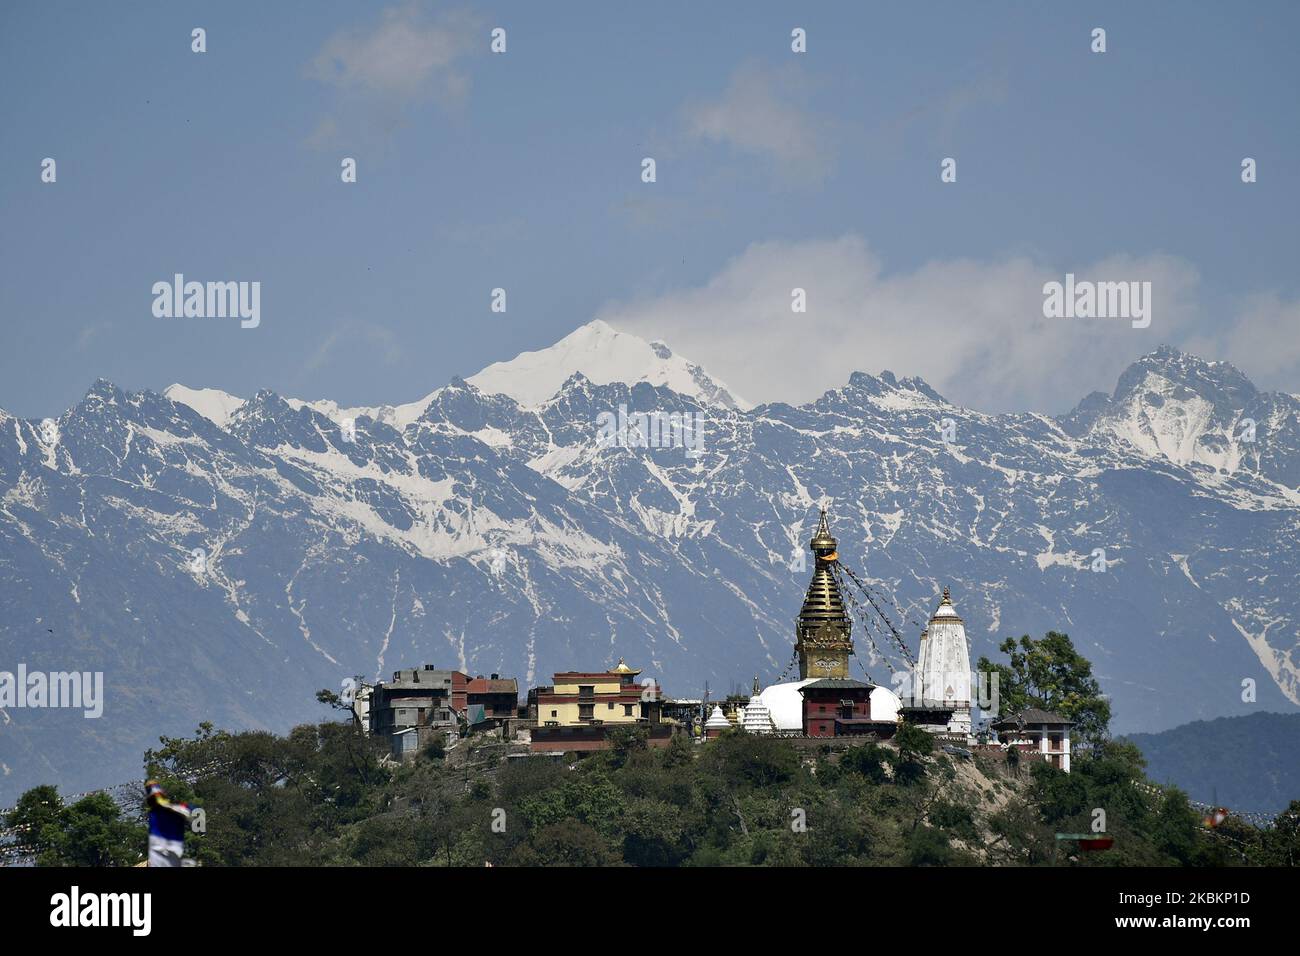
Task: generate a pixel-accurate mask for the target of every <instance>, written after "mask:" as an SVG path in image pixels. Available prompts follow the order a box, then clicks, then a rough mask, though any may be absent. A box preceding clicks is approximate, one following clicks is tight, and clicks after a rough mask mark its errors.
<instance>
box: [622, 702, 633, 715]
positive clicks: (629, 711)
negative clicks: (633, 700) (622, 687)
mask: <svg viewBox="0 0 1300 956" xmlns="http://www.w3.org/2000/svg"><path fill="white" fill-rule="evenodd" d="M623 716H624V717H631V716H632V705H631V704H624V705H623Z"/></svg>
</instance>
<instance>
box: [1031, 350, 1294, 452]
mask: <svg viewBox="0 0 1300 956" xmlns="http://www.w3.org/2000/svg"><path fill="white" fill-rule="evenodd" d="M1288 417H1289V412H1288V410H1287V409H1286V408H1282V407H1280V406H1279V404H1278V396H1276V395H1266V394H1263V393H1261V392H1260V391H1259V390H1258V389H1256V388H1255V386H1254V385H1253V384H1252V383H1251V381H1250V380H1249V379H1248V378H1246V376H1245V375H1243V374H1242V373H1241V372H1240V371H1239V370H1238V369H1236V368H1235V367H1234V366H1232V365H1231V364H1229V363H1228V362H1208V361H1206V360H1205V359H1202V358H1200V357H1198V356H1195V355H1189V354H1187V353H1185V352H1181V351H1179V350H1178V349H1175V348H1172V347H1170V346H1167V345H1165V346H1161V347H1160V348H1158V349H1156V350H1155V351H1154V352H1150V353H1148V354H1147V355H1144V356H1142V358H1140V359H1138V360H1137V361H1136V362H1134V363H1133V364H1132V365H1130V366H1129V367H1128V368H1127V369H1125V371H1124V373H1123V374H1122V375H1120V377H1119V381H1118V383H1117V384H1116V386H1115V391H1114V392H1113V393H1112V394H1111V395H1109V396H1108V395H1106V394H1105V393H1102V392H1094V393H1092V394H1091V395H1089V396H1088V397H1087V398H1085V399H1084V400H1083V401H1081V402H1080V403H1079V404H1078V405H1077V406H1076V407H1075V409H1074V410H1073V411H1072V412H1070V413H1069V414H1068V415H1064V416H1061V417H1060V418H1058V419H1057V421H1058V423H1059V424H1060V425H1061V427H1062V428H1063V429H1064V430H1065V431H1066V432H1068V433H1070V434H1072V435H1074V436H1075V437H1082V436H1084V435H1089V436H1091V437H1093V438H1105V439H1109V440H1114V441H1118V442H1120V443H1121V444H1123V445H1127V446H1128V447H1130V448H1132V449H1135V450H1136V451H1138V452H1140V453H1141V454H1142V455H1143V456H1145V457H1148V458H1164V459H1167V460H1169V461H1172V462H1175V463H1176V464H1179V465H1202V466H1208V467H1209V468H1211V469H1213V470H1214V471H1216V472H1219V473H1224V474H1232V473H1234V472H1236V471H1237V470H1238V469H1240V468H1243V467H1249V468H1251V469H1252V470H1256V469H1258V470H1261V471H1263V472H1264V473H1268V472H1271V471H1273V468H1272V467H1271V466H1270V465H1269V463H1267V462H1261V457H1260V456H1261V447H1260V445H1259V444H1258V442H1257V440H1256V437H1257V431H1258V428H1257V426H1259V427H1264V428H1266V429H1268V430H1269V431H1276V430H1277V428H1278V426H1280V425H1282V424H1284V422H1285V421H1286V420H1287V419H1288ZM1280 434H1281V433H1279V436H1280ZM1261 466H1263V467H1261ZM1272 477H1279V476H1278V475H1273V476H1272Z"/></svg>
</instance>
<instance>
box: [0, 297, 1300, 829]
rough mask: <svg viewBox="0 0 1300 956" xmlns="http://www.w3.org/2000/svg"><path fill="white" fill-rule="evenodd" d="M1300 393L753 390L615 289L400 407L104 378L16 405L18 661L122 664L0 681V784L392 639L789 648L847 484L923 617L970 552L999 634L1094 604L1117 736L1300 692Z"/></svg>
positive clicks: (149, 740) (1151, 386) (4, 442)
mask: <svg viewBox="0 0 1300 956" xmlns="http://www.w3.org/2000/svg"><path fill="white" fill-rule="evenodd" d="M1298 410H1300V400H1298V399H1297V398H1296V397H1295V396H1292V395H1288V394H1284V393H1263V392H1259V391H1257V390H1256V389H1255V388H1254V387H1253V386H1252V385H1251V383H1250V382H1249V381H1248V380H1247V379H1246V378H1245V377H1244V376H1243V375H1242V374H1241V373H1240V372H1238V371H1237V370H1236V369H1234V368H1233V367H1231V366H1230V365H1227V364H1226V363H1209V362H1205V361H1203V360H1201V359H1198V358H1196V357H1194V356H1190V355H1185V354H1183V353H1180V352H1178V351H1176V350H1173V349H1168V348H1163V349H1160V350H1158V351H1156V352H1153V353H1151V354H1150V355H1147V356H1145V357H1143V358H1142V359H1140V360H1139V361H1137V362H1135V363H1134V364H1133V365H1132V366H1131V367H1130V368H1129V369H1128V370H1127V371H1126V372H1125V373H1124V374H1123V376H1121V378H1120V380H1119V383H1118V385H1117V387H1116V389H1115V390H1114V392H1113V393H1112V394H1110V395H1106V394H1103V393H1095V394H1093V395H1091V396H1089V397H1087V398H1086V399H1084V400H1083V401H1082V402H1081V403H1080V404H1079V406H1078V407H1077V408H1076V409H1075V410H1074V411H1073V412H1071V413H1070V414H1069V415H1065V416H1061V417H1060V418H1058V419H1053V418H1049V417H1047V416H1044V415H1038V414H1032V413H1025V414H1010V415H986V414H982V413H979V412H976V411H972V410H969V409H964V408H960V407H957V406H955V405H952V404H950V403H949V402H947V401H946V400H945V399H944V398H943V397H942V396H940V395H939V394H938V393H936V392H935V391H934V390H933V389H931V388H930V387H929V386H928V385H926V384H925V382H923V381H921V380H920V379H917V378H905V379H898V378H896V377H895V376H894V375H893V374H891V373H889V372H883V373H881V374H880V375H879V376H871V375H867V374H864V373H855V374H854V375H852V376H851V377H850V379H849V381H848V382H847V383H846V384H844V385H841V386H839V387H837V388H833V389H831V390H829V391H827V392H826V393H825V394H824V395H822V396H821V397H820V398H819V399H817V400H816V401H814V402H811V403H808V404H806V405H802V406H799V407H792V406H789V405H785V404H765V405H758V406H752V405H750V404H749V403H747V402H746V401H744V400H743V399H741V398H739V397H738V396H735V395H733V394H732V393H730V392H729V391H728V390H727V388H726V387H725V385H723V384H721V383H718V382H715V381H714V380H712V379H711V378H710V377H709V376H708V375H707V373H706V372H705V371H704V370H703V369H701V368H700V367H699V366H697V365H694V364H692V363H690V362H688V361H686V360H685V359H682V358H680V357H678V356H676V355H674V354H673V353H672V351H671V350H670V349H669V348H668V347H667V346H666V345H664V344H663V343H647V342H645V341H643V340H641V339H639V338H637V337H635V336H632V335H628V334H626V333H621V332H616V331H615V330H613V329H611V328H610V327H609V326H608V325H605V324H604V323H601V322H594V323H591V324H590V325H587V326H584V327H582V328H580V329H578V330H577V331H576V332H574V333H573V334H571V335H570V336H568V337H566V338H565V339H563V340H562V341H561V342H559V343H557V344H556V345H554V346H552V347H551V348H549V349H544V350H541V351H539V352H533V353H524V354H523V355H520V356H519V357H518V358H516V359H514V360H513V361H511V362H505V363H497V364H494V365H491V366H489V367H488V368H486V369H484V370H483V371H482V372H480V373H479V374H478V375H475V376H473V377H472V378H470V379H468V380H461V379H459V378H458V379H454V380H453V381H452V382H451V383H449V384H447V385H445V386H443V387H441V388H438V389H436V390H435V391H433V392H432V393H430V394H429V395H427V396H425V397H424V398H423V399H420V400H419V401H416V402H412V403H409V404H406V405H396V406H380V407H373V408H340V407H338V406H337V405H336V404H335V403H334V402H330V401H301V400H294V399H287V398H283V397H281V396H279V395H276V394H275V393H273V392H270V391H261V392H258V393H257V394H256V395H253V396H251V397H248V398H238V397H235V396H231V395H228V394H226V393H224V392H221V391H219V390H216V389H212V388H189V387H185V386H181V385H173V386H172V387H170V388H168V389H166V391H165V393H164V394H158V393H155V392H151V391H142V392H136V393H128V392H124V391H123V390H121V389H119V388H117V387H116V386H114V385H112V384H110V383H109V382H106V381H99V382H97V383H95V384H94V386H93V387H92V388H91V389H90V390H89V392H87V394H86V396H85V397H84V398H83V399H82V400H81V402H79V403H78V404H77V405H76V406H75V407H73V408H71V409H69V410H68V411H67V412H66V413H65V414H64V415H62V416H61V417H60V418H59V419H57V421H56V422H55V429H53V430H52V429H50V428H49V427H48V425H47V424H46V423H43V422H41V421H39V420H22V419H17V418H14V417H13V416H10V415H7V414H5V413H3V412H0V611H2V612H3V613H2V614H0V638H2V640H0V646H2V647H3V648H4V655H3V657H2V658H0V671H3V670H9V671H12V670H14V668H15V666H16V665H17V664H18V663H22V664H25V665H26V667H27V669H28V671H29V672H30V671H69V670H78V671H103V672H104V675H105V696H106V700H105V704H104V714H103V716H102V717H101V718H99V719H97V720H96V719H86V718H84V717H83V716H82V715H81V713H80V712H79V711H67V710H33V709H6V710H3V711H0V805H4V804H7V803H11V802H12V800H13V798H14V797H15V796H16V795H17V794H18V793H19V792H21V790H23V789H25V788H27V787H30V786H32V785H34V784H36V783H41V782H55V783H59V784H61V785H63V786H65V787H72V788H79V787H86V786H91V785H95V784H102V783H112V782H116V781H118V780H123V779H128V778H130V777H131V776H133V775H135V774H137V773H138V772H139V762H140V755H141V753H142V751H143V750H144V749H145V748H146V747H148V746H150V745H152V744H154V743H155V742H156V740H157V737H158V736H159V735H161V734H178V733H187V732H190V731H192V730H193V728H194V727H195V726H196V725H197V723H198V722H199V721H201V720H211V721H213V722H214V723H216V724H217V725H218V726H224V727H229V728H234V727H253V726H256V727H266V728H270V729H275V730H280V731H282V730H285V729H287V728H288V727H289V726H290V725H291V724H293V723H295V722H300V721H305V720H312V719H318V718H320V717H321V716H323V711H322V709H321V708H320V706H319V705H318V704H316V703H315V701H314V692H315V691H316V690H317V689H318V688H321V687H338V686H339V685H340V683H341V681H342V680H343V679H344V678H345V677H347V676H350V675H356V674H360V675H364V676H365V677H367V678H374V677H376V676H382V675H386V674H387V673H388V672H391V671H392V670H394V669H396V668H398V667H409V666H412V665H418V664H423V663H433V664H437V665H439V666H451V667H457V668H459V669H461V670H465V671H468V672H469V673H471V674H487V673H490V672H498V673H501V674H504V675H510V676H517V677H518V678H519V680H520V685H521V690H522V688H526V687H528V686H530V685H532V684H538V683H546V682H548V681H549V680H550V675H551V673H552V672H553V671H555V670H561V669H575V668H576V669H596V668H600V667H604V666H606V665H612V664H613V663H614V662H616V661H617V660H618V658H620V657H623V658H626V660H627V661H628V662H629V663H631V664H633V666H636V667H640V668H642V669H643V670H644V673H645V675H648V676H652V677H655V678H657V679H659V680H660V681H661V682H662V685H663V687H664V690H665V692H666V693H668V694H669V695H679V696H698V695H700V694H701V693H702V692H703V690H704V685H705V682H706V681H708V682H710V686H711V687H712V689H713V692H714V693H715V694H716V693H718V692H719V691H722V692H725V691H726V690H727V688H728V687H729V686H731V685H732V684H733V683H739V682H744V683H746V684H747V683H748V681H749V679H751V678H752V677H753V676H754V675H755V674H757V675H758V676H759V677H760V679H761V680H763V681H765V682H767V681H771V680H775V679H777V678H778V677H779V676H780V675H781V673H782V672H783V671H784V670H785V669H786V667H787V665H788V664H789V662H790V658H791V655H792V646H793V635H794V623H793V622H794V618H795V616H796V614H797V613H798V609H799V605H800V602H801V599H802V595H803V589H804V587H805V586H806V583H807V578H808V572H807V571H806V570H801V569H798V564H797V562H796V561H795V556H796V555H802V554H804V553H806V551H805V549H806V545H807V539H808V538H809V536H810V535H811V533H812V531H813V529H814V527H815V520H816V514H817V509H818V506H819V505H820V504H827V505H828V506H829V507H830V509H831V517H832V528H833V531H834V533H835V534H836V535H837V536H838V538H839V541H840V549H839V553H840V555H841V558H842V559H843V560H844V561H845V563H846V564H848V565H849V566H850V567H852V568H854V569H855V570H856V571H857V572H858V573H859V574H860V575H861V576H863V577H865V578H866V579H867V580H868V581H870V582H872V583H873V584H874V585H875V586H876V587H877V588H879V589H880V591H881V592H882V593H887V594H888V595H890V596H891V597H892V599H893V600H894V601H895V602H897V605H898V607H899V611H898V613H897V621H898V623H899V624H900V625H901V626H902V629H903V631H904V634H905V635H906V637H907V639H908V640H909V641H910V642H911V643H912V645H913V647H914V648H915V644H916V639H917V635H918V632H919V629H920V628H919V625H920V623H921V621H923V620H924V619H925V618H926V617H927V616H928V614H929V612H930V611H931V610H932V609H933V605H934V602H935V601H936V599H937V596H938V594H939V592H940V591H941V590H942V587H943V586H944V585H945V584H946V585H949V586H950V587H951V589H952V594H953V598H954V601H955V602H956V604H957V608H958V610H959V612H960V613H961V615H962V617H963V618H964V619H965V621H966V625H967V631H968V634H969V636H970V639H971V645H972V653H973V655H974V656H976V657H978V656H979V655H981V654H983V655H987V656H989V657H991V658H995V659H996V658H998V656H999V655H998V654H997V652H996V649H995V646H996V643H997V642H998V641H1000V640H1001V639H1002V638H1004V637H1007V636H1019V635H1021V634H1024V633H1029V634H1033V635H1041V634H1042V633H1044V632H1045V631H1047V630H1049V629H1056V630H1064V631H1067V632H1068V633H1070V635H1071V636H1072V637H1073V638H1074V640H1075V642H1076V644H1077V645H1078V646H1079V647H1080V649H1081V650H1082V652H1083V653H1084V654H1085V655H1086V656H1087V657H1089V658H1091V659H1092V660H1093V662H1094V664H1095V668H1096V671H1097V673H1098V674H1099V676H1100V677H1101V679H1102V682H1103V686H1104V688H1105V689H1106V690H1107V691H1108V692H1109V693H1110V694H1111V695H1112V696H1113V704H1114V709H1115V720H1114V722H1113V728H1114V729H1115V730H1116V731H1117V732H1126V731H1156V730H1161V729H1164V728H1167V727H1170V726H1174V725H1177V724H1181V723H1184V722H1187V721H1190V720H1196V719H1205V718H1212V717H1216V716H1220V715H1229V714H1242V713H1251V712H1255V711H1258V710H1294V709H1295V708H1296V706H1297V703H1298V702H1300V661H1298V660H1297V627H1296V625H1297V619H1298V618H1297V613H1296V611H1295V610H1294V609H1293V607H1292V605H1291V601H1290V597H1291V595H1292V593H1293V592H1294V591H1295V587H1296V584H1297V581H1298V580H1300V564H1298V563H1297V557H1296V554H1297V548H1296V544H1297V539H1298V538H1300V535H1298V534H1297V529H1298V527H1300V492H1297V491H1296V488H1297V486H1300V422H1298V416H1297V411H1298ZM620 411H625V412H626V413H627V415H626V416H625V417H631V418H632V419H633V420H635V413H636V412H661V413H680V414H686V415H691V416H694V415H699V416H702V419H701V420H702V421H703V422H704V433H703V445H702V449H701V451H700V453H699V454H698V455H689V454H687V453H686V450H685V449H683V448H682V447H672V443H671V442H669V443H668V444H669V446H670V447H628V445H627V444H625V443H621V442H614V443H612V444H611V443H610V442H608V441H601V440H599V437H598V432H599V428H598V424H597V423H598V422H600V421H601V420H602V417H603V418H604V419H605V420H608V419H609V418H611V417H617V416H618V415H619V413H620ZM633 434H635V432H633ZM631 444H635V442H633V443H631ZM652 444H653V442H652ZM792 564H793V565H794V567H792ZM854 636H855V641H856V642H857V646H858V660H859V663H860V664H861V665H862V669H863V671H864V672H865V673H869V674H870V676H871V677H873V678H874V679H875V680H876V681H878V682H880V683H887V682H888V679H889V673H888V669H887V666H886V665H885V663H884V662H883V661H881V660H879V659H878V657H877V656H876V654H875V652H874V650H873V648H872V642H871V640H869V639H867V635H865V634H864V633H863V632H862V631H861V630H860V629H858V630H855V635H854ZM871 636H872V637H874V638H875V641H876V643H878V644H879V645H880V647H881V648H884V647H886V646H887V645H886V642H885V641H882V640H881V639H880V637H879V636H878V635H871ZM1244 681H1253V682H1254V686H1255V693H1254V699H1253V700H1248V699H1244V698H1249V697H1250V694H1248V693H1246V690H1247V689H1248V687H1244V686H1243V682H1244Z"/></svg>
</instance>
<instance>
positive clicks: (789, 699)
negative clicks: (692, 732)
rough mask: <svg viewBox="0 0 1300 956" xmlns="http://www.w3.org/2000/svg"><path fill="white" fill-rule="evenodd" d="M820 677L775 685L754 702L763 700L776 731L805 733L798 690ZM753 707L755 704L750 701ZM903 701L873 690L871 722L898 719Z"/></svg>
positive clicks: (883, 690) (884, 690)
mask: <svg viewBox="0 0 1300 956" xmlns="http://www.w3.org/2000/svg"><path fill="white" fill-rule="evenodd" d="M817 679H818V678H811V679H809V680H797V681H791V682H789V683H787V684H773V685H772V686H771V687H768V688H766V689H765V690H764V691H763V693H761V694H760V695H759V696H758V697H756V698H754V700H759V701H762V703H763V706H765V707H766V708H767V712H768V714H769V716H770V717H771V720H772V724H773V726H775V727H776V729H777V730H792V731H801V730H803V694H801V693H799V688H801V687H803V686H804V685H805V684H811V683H813V682H814V681H815V680H817ZM750 706H751V707H752V706H753V701H751V702H750ZM899 706H900V702H899V699H898V695H897V694H895V693H894V692H893V691H891V690H890V689H889V688H888V687H880V686H877V687H876V688H875V689H873V690H872V691H871V719H872V720H897V719H898V708H899Z"/></svg>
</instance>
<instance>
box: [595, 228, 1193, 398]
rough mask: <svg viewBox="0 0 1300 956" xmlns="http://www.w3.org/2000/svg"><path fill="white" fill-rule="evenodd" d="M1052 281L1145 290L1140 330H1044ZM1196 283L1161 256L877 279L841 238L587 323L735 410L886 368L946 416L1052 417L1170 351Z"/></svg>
mask: <svg viewBox="0 0 1300 956" xmlns="http://www.w3.org/2000/svg"><path fill="white" fill-rule="evenodd" d="M1067 271H1069V272H1073V273H1075V274H1076V276H1077V277H1078V278H1080V279H1092V280H1095V281H1103V280H1104V281H1118V280H1137V281H1150V282H1151V283H1152V299H1153V319H1152V322H1151V326H1150V328H1147V329H1135V328H1133V327H1132V325H1131V323H1130V322H1129V321H1126V320H1124V319H1094V320H1080V319H1047V318H1045V317H1044V316H1043V291H1042V290H1043V284H1044V283H1045V282H1048V281H1051V280H1057V281H1061V280H1062V279H1063V278H1064V274H1065V273H1066V272H1067ZM1197 282H1198V276H1197V274H1196V272H1195V270H1194V269H1192V268H1191V267H1190V266H1189V265H1188V264H1186V263H1185V262H1183V261H1181V260H1178V259H1175V258H1171V257H1167V256H1147V257H1142V258H1134V257H1127V256H1117V257H1113V258H1110V259H1107V260H1104V261H1101V262H1097V263H1091V264H1078V265H1077V266H1076V265H1069V266H1061V267H1056V268H1053V267H1048V266H1045V265H1043V264H1042V263H1038V262H1035V261H1033V260H1032V259H1030V258H1027V257H1014V258H1005V259H1001V260H995V261H977V260H972V259H955V260H946V261H936V262H930V263H926V264H925V265H923V266H921V267H919V268H917V269H915V270H913V271H910V272H903V273H897V274H886V273H885V272H884V271H883V269H882V267H881V263H880V260H879V259H878V258H877V257H876V255H875V254H873V253H872V251H871V250H870V248H869V247H868V245H867V243H866V242H865V241H864V240H863V239H862V238H861V237H860V236H855V235H849V236H844V237H842V238H839V239H831V240H815V241H804V242H761V243H755V244H753V245H751V246H749V248H747V249H746V250H745V251H744V252H743V253H742V254H740V255H739V256H737V257H736V258H734V259H732V260H731V261H730V262H728V263H727V264H726V265H725V266H724V267H723V268H722V270H721V271H720V272H719V273H718V274H717V275H715V276H714V277H713V278H712V279H711V280H709V282H708V283H707V284H705V285H704V286H702V287H699V288H691V289H684V290H677V291H672V292H668V293H665V294H663V295H661V296H658V297H654V298H648V299H643V300H640V301H634V302H628V303H613V304H609V305H607V306H606V307H605V308H603V309H602V310H601V312H600V315H599V317H600V318H602V319H604V320H606V321H607V322H609V323H610V324H611V325H613V326H614V327H616V328H620V329H626V330H628V331H630V332H635V333H636V334H638V335H641V336H643V337H646V338H661V339H663V340H664V341H665V342H667V343H668V344H669V346H671V347H672V348H673V350H674V351H677V352H679V353H680V354H682V355H684V356H686V357H687V358H689V359H691V360H692V361H695V362H699V363H700V364H701V365H703V366H704V367H705V368H707V369H708V370H709V372H710V374H712V375H714V376H716V377H717V378H718V379H719V380H721V381H723V382H726V383H727V385H728V386H730V387H732V388H734V389H735V391H736V392H737V393H738V394H741V395H744V396H745V397H746V398H747V399H749V400H750V401H758V402H762V401H774V400H779V401H788V402H802V401H807V400H809V399H812V398H815V397H816V396H818V395H820V394H821V393H822V392H824V391H825V390H827V389H829V388H836V387H838V386H840V385H842V384H844V382H845V381H847V379H848V376H849V374H850V373H851V372H853V371H866V372H871V373H873V374H874V373H877V372H879V371H881V370H882V369H886V368H888V369H891V370H892V371H894V372H895V373H896V374H898V375H900V376H906V375H919V376H920V377H922V378H923V379H925V380H926V381H927V382H928V383H929V384H930V385H932V386H933V387H935V388H936V389H938V390H939V391H940V392H941V393H943V394H944V395H945V396H946V397H947V398H949V399H950V400H952V401H955V402H958V403H959V404H963V405H968V406H971V407H975V408H981V409H985V410H989V411H1008V410H1020V409H1033V410H1036V411H1045V412H1061V411H1066V410H1068V409H1069V408H1071V407H1073V405H1074V404H1075V403H1076V402H1077V401H1078V400H1079V399H1080V398H1082V397H1083V396H1084V395H1086V394H1088V393H1089V392H1091V391H1094V390H1097V389H1104V390H1109V389H1110V388H1112V387H1113V386H1114V383H1115V379H1116V378H1117V377H1118V375H1119V373H1120V372H1122V371H1123V369H1124V368H1125V367H1126V366H1127V365H1128V364H1129V363H1130V362H1132V361H1133V360H1134V359H1135V358H1137V357H1138V356H1139V355H1141V354H1143V353H1145V352H1148V351H1151V350H1152V349H1154V348H1156V347H1157V346H1158V345H1160V344H1162V343H1165V342H1170V343H1173V344H1178V343H1179V342H1181V341H1185V340H1186V339H1187V337H1188V336H1189V334H1190V330H1191V328H1192V326H1193V324H1194V323H1195V322H1196V320H1197V317H1198V310H1197V307H1196V304H1195V299H1194V293H1195V290H1196V285H1197ZM796 287H798V288H802V289H805V290H806V292H807V300H808V311H807V313H805V314H798V313H794V312H792V311H791V290H792V289H794V288H796ZM1207 357H1210V358H1217V357H1218V356H1214V355H1211V356H1207Z"/></svg>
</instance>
